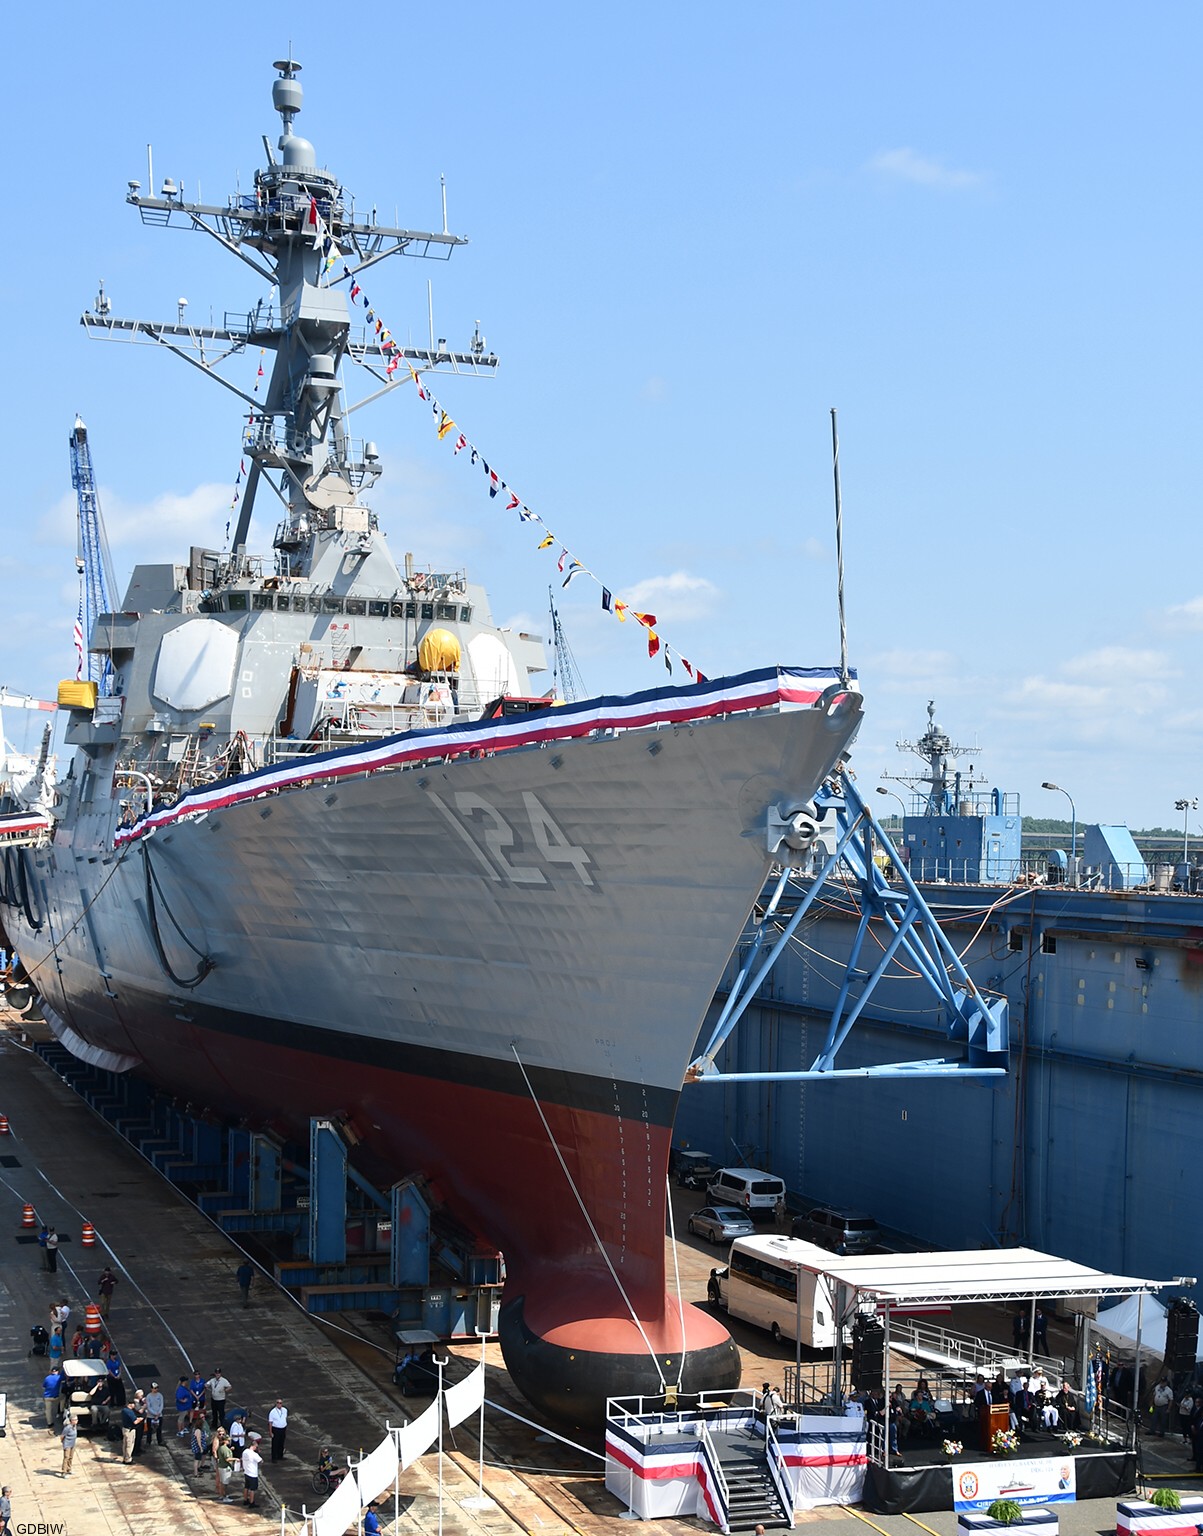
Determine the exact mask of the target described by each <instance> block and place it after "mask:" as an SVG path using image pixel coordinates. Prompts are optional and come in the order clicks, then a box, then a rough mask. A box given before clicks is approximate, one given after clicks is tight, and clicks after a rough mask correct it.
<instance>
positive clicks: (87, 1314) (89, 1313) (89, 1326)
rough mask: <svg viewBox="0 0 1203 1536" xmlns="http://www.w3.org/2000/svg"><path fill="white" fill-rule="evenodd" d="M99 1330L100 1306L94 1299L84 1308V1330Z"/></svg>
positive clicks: (94, 1331)
mask: <svg viewBox="0 0 1203 1536" xmlns="http://www.w3.org/2000/svg"><path fill="white" fill-rule="evenodd" d="M100 1331H101V1324H100V1308H99V1307H98V1306H97V1305H96V1303H95V1302H94V1301H90V1302H89V1303H88V1305H87V1306H86V1307H85V1308H84V1332H85V1333H91V1334H97V1333H99V1332H100Z"/></svg>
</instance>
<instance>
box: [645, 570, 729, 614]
mask: <svg viewBox="0 0 1203 1536" xmlns="http://www.w3.org/2000/svg"><path fill="white" fill-rule="evenodd" d="M622 595H623V598H624V599H625V601H627V602H628V603H630V605H631V607H632V608H638V609H639V610H640V611H641V612H650V613H654V614H655V615H656V617H657V619H658V620H659V621H660V622H661V623H662V624H672V623H675V624H681V623H685V622H687V621H688V620H690V619H704V618H706V617H707V616H708V615H709V614H710V613H712V612H713V610H714V605H715V602H716V600H717V599H718V597H719V590H718V588H717V587H716V586H715V585H714V583H713V582H710V581H707V580H706V578H705V577H704V576H690V575H689V573H688V572H687V571H674V572H673V573H672V575H671V576H649V577H648V578H647V580H646V581H637V582H636V583H635V585H634V586H633V587H630V588H629V589H628V590H626V591H624V592H623V594H622Z"/></svg>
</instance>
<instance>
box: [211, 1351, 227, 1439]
mask: <svg viewBox="0 0 1203 1536" xmlns="http://www.w3.org/2000/svg"><path fill="white" fill-rule="evenodd" d="M205 1389H206V1391H207V1392H208V1394H209V1406H210V1408H211V1409H212V1411H213V1428H214V1429H220V1428H221V1427H222V1425H223V1424H224V1423H225V1422H226V1398H227V1397H229V1395H230V1383H229V1382H228V1381H227V1380H226V1378H225V1377H224V1376H223V1375H222V1374H221V1366H220V1365H219V1366H218V1367H217V1369H216V1370H215V1371H214V1372H213V1374H212V1376H210V1377H209V1379H208V1381H207V1382H205Z"/></svg>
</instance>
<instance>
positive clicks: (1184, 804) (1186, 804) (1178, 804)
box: [1174, 795, 1199, 864]
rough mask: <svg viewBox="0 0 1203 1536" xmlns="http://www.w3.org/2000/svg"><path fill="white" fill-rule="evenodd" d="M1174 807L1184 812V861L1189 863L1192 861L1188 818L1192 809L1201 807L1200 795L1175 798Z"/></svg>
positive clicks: (1195, 809)
mask: <svg viewBox="0 0 1203 1536" xmlns="http://www.w3.org/2000/svg"><path fill="white" fill-rule="evenodd" d="M1174 809H1175V810H1176V811H1181V812H1182V862H1183V863H1184V864H1189V863H1190V844H1189V837H1190V834H1189V832H1188V831H1187V827H1186V818H1187V817H1188V816H1189V815H1190V813H1191V812H1192V811H1197V810H1198V809H1199V797H1198V795H1196V796H1195V797H1194V799H1193V800H1175V801H1174Z"/></svg>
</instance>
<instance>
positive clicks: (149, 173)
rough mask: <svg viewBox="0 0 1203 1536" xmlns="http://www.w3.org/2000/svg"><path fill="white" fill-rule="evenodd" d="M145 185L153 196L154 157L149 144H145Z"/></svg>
mask: <svg viewBox="0 0 1203 1536" xmlns="http://www.w3.org/2000/svg"><path fill="white" fill-rule="evenodd" d="M146 187H147V190H148V191H149V193H150V195H151V197H153V196H154V195H155V157H154V154H153V152H152V150H151V147H150V145H149V144H148V145H147V146H146Z"/></svg>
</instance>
